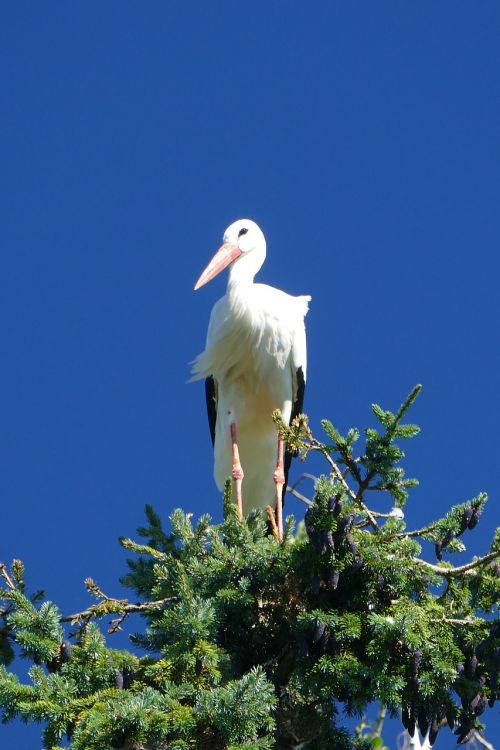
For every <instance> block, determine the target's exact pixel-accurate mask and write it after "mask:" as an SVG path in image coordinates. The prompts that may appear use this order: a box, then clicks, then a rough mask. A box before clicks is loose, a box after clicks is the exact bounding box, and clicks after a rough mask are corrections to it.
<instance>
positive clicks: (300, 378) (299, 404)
mask: <svg viewBox="0 0 500 750" xmlns="http://www.w3.org/2000/svg"><path fill="white" fill-rule="evenodd" d="M296 378H297V396H296V398H295V401H294V402H293V405H292V413H291V415H290V424H291V423H292V420H294V419H295V417H296V416H297V415H298V414H301V412H302V410H303V408H304V392H305V389H306V381H305V380H304V373H303V371H302V367H298V368H297V373H296ZM292 458H293V453H292V452H291V451H285V462H284V463H285V467H284V468H285V484H284V485H283V499H282V502H283V505H284V504H285V492H286V488H287V484H288V472H289V471H290V464H291V463H292Z"/></svg>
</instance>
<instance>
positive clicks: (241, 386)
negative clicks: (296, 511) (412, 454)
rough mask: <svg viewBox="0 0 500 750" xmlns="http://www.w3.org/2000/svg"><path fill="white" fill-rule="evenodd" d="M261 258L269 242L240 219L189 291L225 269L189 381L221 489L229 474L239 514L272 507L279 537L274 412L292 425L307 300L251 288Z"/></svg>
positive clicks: (298, 399)
mask: <svg viewBox="0 0 500 750" xmlns="http://www.w3.org/2000/svg"><path fill="white" fill-rule="evenodd" d="M265 257H266V241H265V239H264V235H263V233H262V231H261V230H260V229H259V227H258V226H257V224H255V222H253V221H250V220H249V219H240V220H239V221H235V222H234V223H233V224H231V226H229V227H228V228H227V229H226V231H225V232H224V238H223V244H222V245H221V247H220V248H219V250H218V251H217V252H216V254H215V255H214V257H213V258H212V260H211V261H210V263H209V264H208V266H207V267H206V268H205V270H204V271H203V273H202V274H201V276H200V278H199V279H198V281H197V282H196V285H195V287H194V288H195V290H196V289H199V288H200V287H201V286H203V285H204V284H206V283H207V282H208V281H210V280H211V279H213V278H214V277H215V276H216V275H217V274H218V273H220V271H222V270H223V269H224V268H226V266H229V265H230V270H229V279H228V283H227V291H226V294H225V295H224V297H222V298H221V299H219V300H218V302H216V303H215V305H214V307H213V309H212V314H211V316H210V323H209V326H208V333H207V341H206V346H205V351H204V352H202V353H201V354H199V355H198V357H196V359H195V360H194V363H193V378H192V379H193V380H197V379H200V378H203V377H204V378H206V380H205V386H206V398H207V410H208V419H209V424H210V432H211V435H212V442H213V444H214V477H215V482H216V484H217V486H218V488H219V490H222V489H223V487H224V483H225V481H226V479H227V477H229V476H230V475H231V476H232V478H233V480H234V483H235V490H236V502H237V505H238V509H239V512H240V515H241V514H242V513H243V512H245V513H247V512H248V511H249V510H250V509H251V508H265V507H266V506H268V505H273V506H275V508H276V523H277V526H278V533H279V538H280V539H281V538H282V534H283V517H282V501H283V496H284V493H285V491H286V481H287V474H288V468H289V466H290V461H291V455H290V454H289V453H287V454H286V455H285V457H284V456H283V452H284V448H283V440H282V439H281V438H279V436H278V435H277V429H276V426H275V424H274V423H273V421H272V418H271V414H272V412H273V410H274V409H280V410H281V413H282V415H283V418H284V420H285V421H288V422H289V421H291V420H292V419H293V418H294V417H295V416H296V415H297V414H298V413H299V412H301V411H302V404H303V400H304V386H305V380H306V333H305V327H304V317H305V315H306V313H307V310H308V302H309V301H310V299H311V298H310V297H308V296H302V297H292V296H291V295H289V294H286V293H285V292H282V291H281V290H280V289H274V288H273V287H272V286H267V285H266V284H254V276H255V274H256V273H257V271H258V270H259V269H260V267H261V266H262V264H263V262H264V260H265ZM276 442H278V454H277V459H276ZM243 476H244V477H245V484H244V492H243V496H242V489H241V485H242V480H243Z"/></svg>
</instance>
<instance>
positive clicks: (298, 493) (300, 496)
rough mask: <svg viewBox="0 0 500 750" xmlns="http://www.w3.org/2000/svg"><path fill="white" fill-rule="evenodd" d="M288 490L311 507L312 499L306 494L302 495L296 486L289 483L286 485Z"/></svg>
mask: <svg viewBox="0 0 500 750" xmlns="http://www.w3.org/2000/svg"><path fill="white" fill-rule="evenodd" d="M286 491H287V492H289V493H290V494H291V495H293V496H294V497H296V498H297V499H298V500H301V501H302V502H303V503H305V504H306V505H308V506H309V507H311V505H312V504H313V503H312V500H309V499H308V498H307V497H306V496H305V495H302V494H301V493H300V492H298V491H297V490H296V489H295V487H290V485H289V484H288V485H287V487H286Z"/></svg>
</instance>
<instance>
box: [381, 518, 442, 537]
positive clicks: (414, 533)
mask: <svg viewBox="0 0 500 750" xmlns="http://www.w3.org/2000/svg"><path fill="white" fill-rule="evenodd" d="M438 523H439V521H433V522H432V523H429V524H427V526H422V528H421V529H414V530H413V531H398V532H397V533H396V534H391V537H392V538H394V537H398V538H402V537H405V536H422V534H427V533H428V532H429V531H432V530H433V529H435V528H436V526H437V525H438Z"/></svg>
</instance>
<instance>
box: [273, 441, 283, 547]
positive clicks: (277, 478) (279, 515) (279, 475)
mask: <svg viewBox="0 0 500 750" xmlns="http://www.w3.org/2000/svg"><path fill="white" fill-rule="evenodd" d="M283 451H284V444H283V438H282V437H281V435H278V459H277V461H276V469H275V471H274V475H273V479H274V484H275V486H276V525H277V526H278V536H279V540H280V542H281V541H282V540H283V499H282V498H283V485H284V484H285V472H284V469H283Z"/></svg>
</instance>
